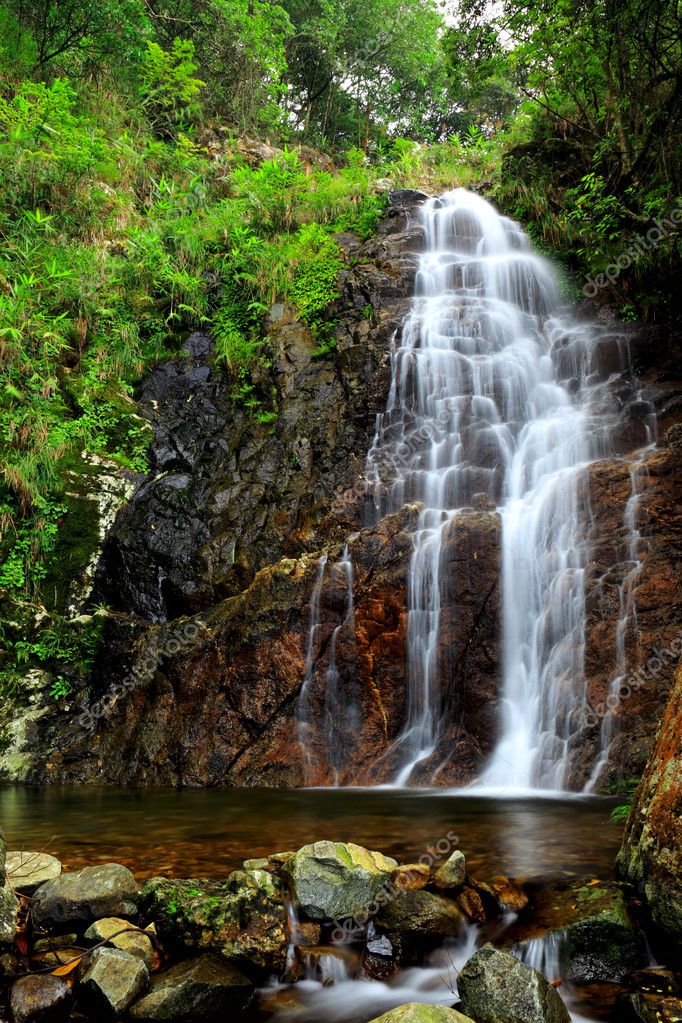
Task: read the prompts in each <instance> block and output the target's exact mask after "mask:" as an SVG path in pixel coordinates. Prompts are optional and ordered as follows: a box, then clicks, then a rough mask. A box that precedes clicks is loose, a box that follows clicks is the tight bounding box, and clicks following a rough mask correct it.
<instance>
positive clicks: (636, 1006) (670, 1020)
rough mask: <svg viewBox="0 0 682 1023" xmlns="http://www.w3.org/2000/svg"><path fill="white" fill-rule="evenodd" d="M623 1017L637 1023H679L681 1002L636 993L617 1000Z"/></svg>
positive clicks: (674, 999) (681, 1008) (681, 1018)
mask: <svg viewBox="0 0 682 1023" xmlns="http://www.w3.org/2000/svg"><path fill="white" fill-rule="evenodd" d="M618 1007H619V1009H620V1010H621V1012H622V1013H623V1017H624V1018H627V1019H629V1020H631V1021H633V1023H634V1021H635V1020H637V1021H638V1023H679V1021H680V1020H682V1000H681V999H679V998H670V997H665V998H662V997H661V996H660V995H647V994H643V993H642V992H637V993H636V994H633V995H627V996H626V997H625V998H623V999H621V1000H619V1002H618Z"/></svg>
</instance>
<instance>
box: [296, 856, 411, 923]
mask: <svg viewBox="0 0 682 1023" xmlns="http://www.w3.org/2000/svg"><path fill="white" fill-rule="evenodd" d="M396 866H397V863H396V861H395V860H392V859H390V858H389V857H388V856H383V855H382V854H381V853H378V852H370V851H369V850H367V849H363V848H362V847H361V846H359V845H353V844H352V843H349V844H348V845H344V844H343V843H341V842H315V843H314V844H313V845H306V846H304V847H303V848H302V849H299V851H298V852H297V853H295V854H294V856H292V857H291V859H290V860H288V861H287V863H286V865H285V868H284V876H285V879H286V881H287V883H288V885H289V888H290V892H291V895H292V897H293V899H294V902H295V903H296V905H297V907H298V908H299V909H300V910H301V912H303V913H305V915H306V916H307V917H310V918H311V919H312V920H341V919H344V918H347V917H354V916H356V915H357V914H358V913H361V912H363V911H364V912H365V914H366V916H371V915H373V914H372V911H371V909H369V910H368V907H370V906H372V905H373V904H374V903H375V901H376V900H377V898H378V896H379V895H380V893H381V892H382V890H383V891H386V890H389V889H390V888H391V871H392V870H393V869H394V868H395V867H396ZM406 895H407V893H402V894H401V896H400V897H401V899H403V898H405V897H406ZM374 912H376V909H375V910H374Z"/></svg>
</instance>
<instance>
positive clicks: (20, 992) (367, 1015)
mask: <svg viewBox="0 0 682 1023" xmlns="http://www.w3.org/2000/svg"><path fill="white" fill-rule="evenodd" d="M454 837H456V836H453V835H451V836H448V837H446V838H444V839H443V840H442V841H441V842H439V843H438V844H437V845H436V846H434V847H432V848H431V849H430V850H429V852H428V853H425V854H424V855H423V856H421V857H420V858H419V860H418V861H417V862H415V863H407V864H404V863H403V864H401V863H398V862H397V860H396V859H394V858H392V857H388V856H384V855H383V854H382V853H381V852H377V851H370V850H368V849H365V848H363V847H361V846H358V845H355V844H353V843H341V842H332V841H328V840H325V841H320V842H316V843H313V844H309V845H306V846H303V847H302V848H300V849H298V850H296V851H283V852H277V853H273V854H272V855H270V856H266V857H261V858H257V859H247V860H245V861H244V863H243V864H242V866H241V869H239V870H235V871H232V872H231V873H230V874H229V876H227V877H224V878H222V879H221V878H213V879H209V878H192V879H174V878H167V877H155V878H150V879H148V880H147V881H145V882H144V883H142V884H141V885H140V884H138V882H137V881H136V879H135V877H134V875H133V873H132V872H131V871H130V870H129V869H128V868H127V867H126V866H124V865H122V864H116V863H106V864H96V865H93V866H88V867H84V868H82V869H80V870H76V871H63V869H62V864H61V863H60V862H59V860H58V859H57V858H56V857H54V856H52V855H50V854H48V853H44V852H39V851H27V850H24V851H21V852H12V851H10V852H8V853H7V854H5V846H4V842H3V844H2V848H1V850H0V866H1V869H2V877H3V880H4V888H3V889H2V902H1V907H0V941H1V946H2V947H1V956H0V968H1V970H2V977H3V980H2V986H3V992H4V993H3V999H4V1003H3V1005H4V1007H3V1009H2V1013H3V1015H2V1018H3V1019H7V1018H9V1019H11V1020H13V1021H14V1023H59V1021H66V1020H69V1019H74V1020H77V1019H82V1020H88V1021H92V1020H98V1021H99V1020H106V1019H108V1020H119V1019H126V1020H137V1021H150V1023H151V1021H161V1020H168V1021H177V1023H194V1021H196V1023H199V1021H204V1020H215V1021H218V1020H228V1019H238V1020H244V1021H247V1020H254V1021H256V1020H266V1019H273V1020H281V1021H286V1020H292V1021H293V1020H296V1019H304V1020H310V1021H312V1020H316V1019H317V1020H320V1019H323V1018H324V1019H334V1020H339V1021H341V1020H343V1021H348V1023H351V1021H363V1023H367V1021H369V1020H370V1019H372V1020H374V1019H381V1021H382V1023H437V1021H442V1023H447V1021H450V1020H451V1021H453V1023H455V1021H457V1020H459V1021H460V1023H465V1021H472V1023H564V1021H566V1023H567V1021H569V1020H570V1019H574V1020H581V1019H597V1018H607V1016H606V1014H607V1013H611V1014H612V1015H611V1016H610V1017H609V1018H612V1019H618V1020H623V1021H625V1020H632V1021H637V1020H640V1021H643V1023H649V1021H654V1020H655V1021H670V1023H672V1021H673V1020H679V1019H680V1012H681V1010H682V1000H681V999H680V997H679V995H680V991H679V986H678V978H677V976H676V975H675V973H674V972H673V971H672V970H670V969H665V968H662V967H660V966H659V967H656V968H654V967H652V963H653V960H652V958H651V950H650V948H649V946H648V944H647V941H646V938H645V935H644V932H643V931H642V929H641V927H640V920H641V918H642V903H641V900H639V899H638V898H635V897H634V893H633V892H632V890H630V889H629V888H627V887H625V886H623V885H622V884H620V883H619V882H617V881H615V880H608V879H606V880H604V879H599V878H590V877H575V876H574V877H570V878H569V877H564V878H563V879H561V878H558V879H555V880H553V881H548V882H547V883H545V884H538V883H529V882H527V881H525V880H524V879H523V878H517V879H510V878H508V877H506V876H503V875H497V876H494V877H489V878H487V879H486V880H483V879H480V878H476V877H474V876H472V875H471V874H470V872H469V868H468V867H467V864H466V861H465V857H464V855H463V854H462V852H461V851H459V850H458V849H456V848H453V841H452V839H453V838H454ZM535 967H537V969H535ZM539 971H542V972H539ZM543 974H544V975H543ZM335 992H338V994H335ZM410 992H412V993H413V994H414V993H416V995H417V997H412V998H410V997H409V995H410ZM377 1005H378V1006H379V1007H380V1008H381V1009H382V1010H384V1009H385V1010H386V1011H385V1012H383V1011H382V1012H374V1011H373V1007H376V1006H377ZM567 1006H568V1007H567Z"/></svg>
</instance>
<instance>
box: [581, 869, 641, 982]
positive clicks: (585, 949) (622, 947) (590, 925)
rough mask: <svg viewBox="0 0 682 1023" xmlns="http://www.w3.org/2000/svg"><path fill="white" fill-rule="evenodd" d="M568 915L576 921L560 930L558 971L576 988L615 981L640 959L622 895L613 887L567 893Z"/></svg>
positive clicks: (609, 885) (585, 887) (582, 888)
mask: <svg viewBox="0 0 682 1023" xmlns="http://www.w3.org/2000/svg"><path fill="white" fill-rule="evenodd" d="M571 892H572V895H573V898H574V900H575V901H574V902H573V903H572V904H571V907H570V912H571V914H572V915H573V916H574V917H578V919H576V920H574V922H572V923H570V924H569V925H568V926H567V927H565V928H564V930H563V947H562V952H561V962H562V971H563V974H564V976H565V978H566V980H568V981H570V982H572V983H576V984H589V983H592V982H594V981H619V980H622V979H623V977H625V976H626V975H627V974H628V973H630V972H631V971H632V970H634V969H635V968H636V967H637V966H638V965H639V964H640V959H641V947H640V942H639V937H638V933H637V931H636V929H635V927H634V925H633V923H632V921H631V920H630V917H629V915H628V909H627V904H626V901H625V899H624V897H623V894H622V892H621V890H620V888H619V887H618V885H615V884H607V883H602V884H599V885H579V886H573V887H572V889H571Z"/></svg>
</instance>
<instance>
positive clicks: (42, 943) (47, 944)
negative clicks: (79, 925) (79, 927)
mask: <svg viewBox="0 0 682 1023" xmlns="http://www.w3.org/2000/svg"><path fill="white" fill-rule="evenodd" d="M77 944H78V935H77V934H51V935H50V936H49V937H48V938H37V939H36V940H35V941H34V942H33V951H34V952H49V951H50V950H51V949H55V948H73V947H74V946H75V945H77Z"/></svg>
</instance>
